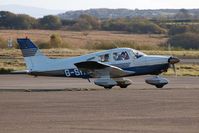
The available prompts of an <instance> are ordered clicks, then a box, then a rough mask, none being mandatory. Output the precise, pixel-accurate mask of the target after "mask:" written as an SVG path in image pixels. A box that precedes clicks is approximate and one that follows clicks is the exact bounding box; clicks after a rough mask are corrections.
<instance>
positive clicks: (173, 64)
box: [168, 57, 180, 76]
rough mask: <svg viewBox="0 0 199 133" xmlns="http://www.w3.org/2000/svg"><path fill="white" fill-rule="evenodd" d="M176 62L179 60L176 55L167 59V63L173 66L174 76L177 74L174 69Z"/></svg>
mask: <svg viewBox="0 0 199 133" xmlns="http://www.w3.org/2000/svg"><path fill="white" fill-rule="evenodd" d="M178 62H180V59H178V58H177V57H170V58H169V60H168V63H169V64H170V65H171V67H172V68H173V71H174V73H175V75H176V76H177V71H176V67H175V64H176V63H178Z"/></svg>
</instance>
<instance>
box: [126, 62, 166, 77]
mask: <svg viewBox="0 0 199 133" xmlns="http://www.w3.org/2000/svg"><path fill="white" fill-rule="evenodd" d="M168 68H169V64H158V65H151V66H137V67H130V68H124V69H123V70H127V71H133V72H135V74H134V75H146V74H160V73H162V72H163V71H166V70H167V69H168Z"/></svg>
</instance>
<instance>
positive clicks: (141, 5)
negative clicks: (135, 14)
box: [0, 0, 199, 10]
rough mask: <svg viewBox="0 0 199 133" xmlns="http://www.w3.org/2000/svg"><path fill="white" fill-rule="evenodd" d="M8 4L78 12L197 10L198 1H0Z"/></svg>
mask: <svg viewBox="0 0 199 133" xmlns="http://www.w3.org/2000/svg"><path fill="white" fill-rule="evenodd" d="M8 4H17V5H25V6H33V7H41V8H46V9H58V10H77V9H78V10H79V9H90V8H128V9H135V8H138V9H160V8H175V9H176V8H177V9H180V8H199V0H137V1H135V0H0V5H8Z"/></svg>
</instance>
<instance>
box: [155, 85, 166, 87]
mask: <svg viewBox="0 0 199 133" xmlns="http://www.w3.org/2000/svg"><path fill="white" fill-rule="evenodd" d="M163 87H164V85H156V88H163Z"/></svg>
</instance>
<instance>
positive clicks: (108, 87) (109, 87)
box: [104, 86, 113, 90]
mask: <svg viewBox="0 0 199 133" xmlns="http://www.w3.org/2000/svg"><path fill="white" fill-rule="evenodd" d="M104 88H105V89H107V90H110V89H112V88H113V86H104Z"/></svg>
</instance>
